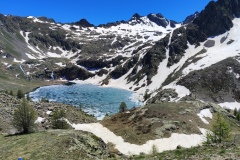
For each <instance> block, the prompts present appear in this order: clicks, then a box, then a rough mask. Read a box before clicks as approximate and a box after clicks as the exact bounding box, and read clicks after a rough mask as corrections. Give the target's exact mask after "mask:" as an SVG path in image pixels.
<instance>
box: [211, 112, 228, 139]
mask: <svg viewBox="0 0 240 160" xmlns="http://www.w3.org/2000/svg"><path fill="white" fill-rule="evenodd" d="M230 131H231V129H230V125H229V124H228V122H227V121H226V120H225V119H224V118H223V116H222V115H221V114H220V113H219V112H218V113H217V116H216V119H215V120H214V122H213V125H212V133H213V134H212V137H211V138H212V142H213V143H222V142H226V141H227V140H228V139H229V138H230Z"/></svg>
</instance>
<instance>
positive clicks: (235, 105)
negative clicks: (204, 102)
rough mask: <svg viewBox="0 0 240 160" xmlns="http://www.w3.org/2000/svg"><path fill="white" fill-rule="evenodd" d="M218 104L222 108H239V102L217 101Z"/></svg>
mask: <svg viewBox="0 0 240 160" xmlns="http://www.w3.org/2000/svg"><path fill="white" fill-rule="evenodd" d="M218 105H219V106H221V107H222V108H227V109H231V110H234V109H235V108H236V109H237V110H239V109H240V103H239V102H236V101H235V102H224V103H219V104H218Z"/></svg>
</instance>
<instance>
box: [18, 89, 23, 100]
mask: <svg viewBox="0 0 240 160" xmlns="http://www.w3.org/2000/svg"><path fill="white" fill-rule="evenodd" d="M17 98H18V99H22V98H24V94H23V92H22V90H20V89H19V90H18V91H17Z"/></svg>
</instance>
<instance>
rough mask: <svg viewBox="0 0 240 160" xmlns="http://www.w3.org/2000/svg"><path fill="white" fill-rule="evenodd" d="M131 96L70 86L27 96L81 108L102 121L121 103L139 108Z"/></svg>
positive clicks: (47, 88) (43, 89) (114, 90)
mask: <svg viewBox="0 0 240 160" xmlns="http://www.w3.org/2000/svg"><path fill="white" fill-rule="evenodd" d="M133 94H134V93H133V92H131V91H127V90H122V89H117V88H110V87H101V86H97V85H92V84H72V85H53V86H45V87H40V88H38V89H37V90H35V91H33V92H31V93H30V94H29V95H30V97H31V98H32V100H33V101H38V100H40V99H41V98H47V99H48V100H49V101H54V102H61V103H66V104H70V105H73V106H76V107H81V108H82V109H83V110H84V111H85V112H87V113H88V114H93V115H94V116H95V117H97V119H102V118H103V117H104V116H105V115H106V114H114V113H117V112H118V110H119V105H120V103H121V102H125V103H126V104H127V107H128V108H129V109H130V108H132V107H138V106H140V105H141V102H139V101H137V100H136V99H133Z"/></svg>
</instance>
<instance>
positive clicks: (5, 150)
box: [0, 130, 104, 160]
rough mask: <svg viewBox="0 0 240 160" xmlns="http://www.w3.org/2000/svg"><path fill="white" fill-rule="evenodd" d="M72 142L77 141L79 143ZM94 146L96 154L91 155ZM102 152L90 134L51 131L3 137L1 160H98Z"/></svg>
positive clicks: (0, 138) (0, 145) (0, 139)
mask: <svg viewBox="0 0 240 160" xmlns="http://www.w3.org/2000/svg"><path fill="white" fill-rule="evenodd" d="M73 139H77V140H78V142H79V144H76V143H75V141H73ZM83 142H84V143H83ZM76 145H77V146H76ZM74 146H76V147H75V148H76V149H74V150H70V148H71V147H74ZM91 147H93V148H95V149H96V151H95V152H93V153H91ZM103 150H104V149H103V148H101V146H100V145H98V144H97V141H95V140H94V139H92V138H91V134H89V133H86V132H79V131H74V130H52V131H48V132H38V133H32V134H26V135H14V136H3V135H0V159H17V157H23V159H34V160H37V159H48V160H55V159H69V160H74V159H79V158H80V159H96V158H97V157H99V158H100V156H101V155H102V153H101V151H103ZM94 157H95V158H94ZM97 159H98V158H97Z"/></svg>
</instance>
